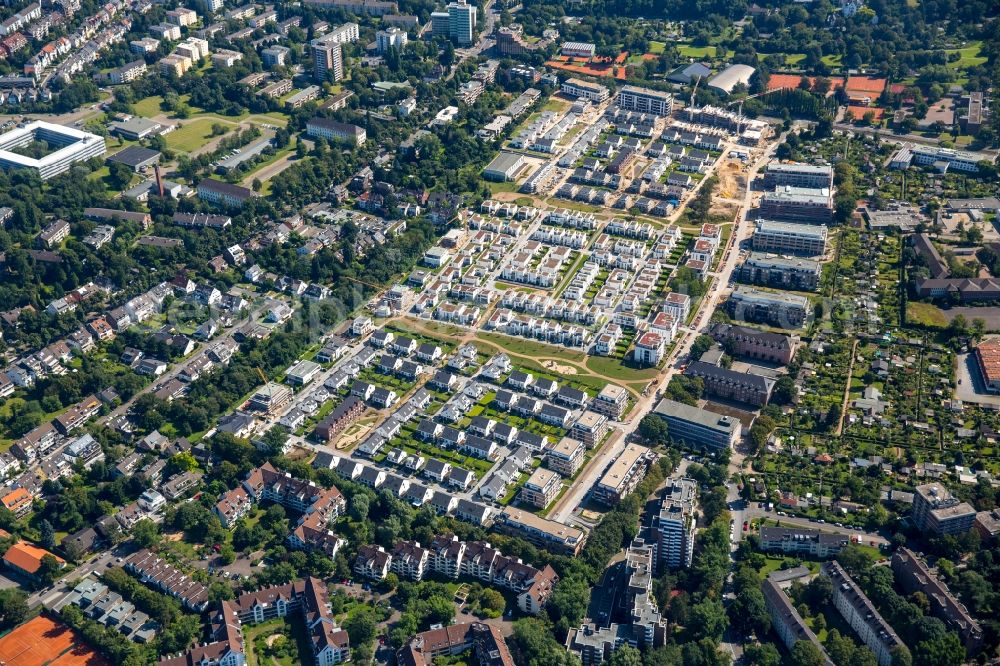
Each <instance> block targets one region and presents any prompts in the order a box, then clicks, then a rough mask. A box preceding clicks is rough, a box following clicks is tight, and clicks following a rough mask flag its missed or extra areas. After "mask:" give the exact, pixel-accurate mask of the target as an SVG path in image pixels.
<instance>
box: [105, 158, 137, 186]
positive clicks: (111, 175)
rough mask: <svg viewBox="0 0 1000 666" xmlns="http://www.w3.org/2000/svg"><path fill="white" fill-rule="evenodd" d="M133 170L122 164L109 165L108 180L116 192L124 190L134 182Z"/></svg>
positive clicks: (113, 163) (112, 163)
mask: <svg viewBox="0 0 1000 666" xmlns="http://www.w3.org/2000/svg"><path fill="white" fill-rule="evenodd" d="M132 173H133V171H132V169H130V168H128V167H127V166H125V165H124V164H122V163H121V162H111V163H110V164H108V180H109V181H110V182H111V186H112V187H113V188H115V189H116V190H123V189H125V188H126V187H128V184H129V183H130V182H132Z"/></svg>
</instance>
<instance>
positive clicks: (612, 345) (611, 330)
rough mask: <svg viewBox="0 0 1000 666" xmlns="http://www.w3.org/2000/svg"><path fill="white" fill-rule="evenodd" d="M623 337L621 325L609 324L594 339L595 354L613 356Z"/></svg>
mask: <svg viewBox="0 0 1000 666" xmlns="http://www.w3.org/2000/svg"><path fill="white" fill-rule="evenodd" d="M621 338H622V328H621V326H619V325H618V324H615V323H609V324H607V325H606V326H605V327H604V330H603V331H601V333H600V334H598V336H597V337H596V338H595V339H594V354H596V355H598V356H611V355H612V354H614V353H615V349H616V348H617V346H618V343H619V341H621Z"/></svg>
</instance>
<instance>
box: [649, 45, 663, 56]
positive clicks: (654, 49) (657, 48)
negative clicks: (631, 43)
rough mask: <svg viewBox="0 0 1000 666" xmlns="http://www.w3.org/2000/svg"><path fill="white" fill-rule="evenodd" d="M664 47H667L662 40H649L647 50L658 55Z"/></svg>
mask: <svg viewBox="0 0 1000 666" xmlns="http://www.w3.org/2000/svg"><path fill="white" fill-rule="evenodd" d="M666 48H667V45H666V43H664V42H650V43H649V52H650V53H653V54H656V55H659V54H660V53H663V51H664V50H665V49H666Z"/></svg>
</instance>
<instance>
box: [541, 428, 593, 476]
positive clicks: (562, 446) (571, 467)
mask: <svg viewBox="0 0 1000 666" xmlns="http://www.w3.org/2000/svg"><path fill="white" fill-rule="evenodd" d="M586 452H587V446H586V445H585V444H584V443H583V442H581V441H579V440H576V439H573V438H571V437H563V438H562V439H560V440H559V441H558V442H556V443H554V444H552V445H551V446H550V447H549V448H548V449H546V451H545V461H546V464H547V465H548V466H549V468H551V469H552V470H554V471H556V472H558V473H559V474H562V475H563V476H565V477H566V478H569V477H572V476H573V475H574V474H576V472H577V470H579V469H580V466H581V465H583V459H584V455H585V454H586Z"/></svg>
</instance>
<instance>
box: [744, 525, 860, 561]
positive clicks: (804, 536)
mask: <svg viewBox="0 0 1000 666" xmlns="http://www.w3.org/2000/svg"><path fill="white" fill-rule="evenodd" d="M849 543H850V539H849V538H848V537H847V536H845V535H843V534H834V533H831V532H820V531H819V530H813V529H808V528H800V527H761V528H760V549H761V550H763V551H764V552H766V553H782V554H785V555H808V556H810V557H820V558H826V557H833V556H834V555H836V554H837V553H839V552H840V551H841V550H842V549H843V548H844V547H846V546H847V545H848V544H849Z"/></svg>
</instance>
